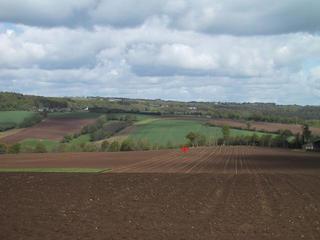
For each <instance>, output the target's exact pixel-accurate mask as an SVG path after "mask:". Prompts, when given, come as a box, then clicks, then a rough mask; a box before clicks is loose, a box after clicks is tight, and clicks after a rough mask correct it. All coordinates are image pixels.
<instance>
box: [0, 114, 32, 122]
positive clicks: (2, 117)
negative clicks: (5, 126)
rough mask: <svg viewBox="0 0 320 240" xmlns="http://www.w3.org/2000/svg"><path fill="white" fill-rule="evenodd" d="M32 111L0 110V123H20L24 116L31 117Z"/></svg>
mask: <svg viewBox="0 0 320 240" xmlns="http://www.w3.org/2000/svg"><path fill="white" fill-rule="evenodd" d="M34 114H35V113H34V112H27V111H0V124H1V123H15V124H17V125H18V124H20V123H22V122H23V120H24V119H25V118H28V117H32V116H33V115H34Z"/></svg>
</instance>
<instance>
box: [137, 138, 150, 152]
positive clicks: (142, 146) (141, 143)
mask: <svg viewBox="0 0 320 240" xmlns="http://www.w3.org/2000/svg"><path fill="white" fill-rule="evenodd" d="M150 149H151V145H150V143H149V141H148V140H147V139H139V140H138V141H137V144H136V150H150Z"/></svg>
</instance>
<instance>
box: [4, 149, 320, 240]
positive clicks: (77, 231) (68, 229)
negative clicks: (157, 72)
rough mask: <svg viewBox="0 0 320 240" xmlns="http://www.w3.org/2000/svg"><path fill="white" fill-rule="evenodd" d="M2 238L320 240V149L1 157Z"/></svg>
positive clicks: (199, 150)
mask: <svg viewBox="0 0 320 240" xmlns="http://www.w3.org/2000/svg"><path fill="white" fill-rule="evenodd" d="M8 167H10V168H22V167H93V168H111V169H112V172H111V173H95V174H60V173H51V174H44V173H1V174H0V229H1V231H0V239H9V240H10V239H155V240H157V239H290V240H291V239H320V155H319V154H313V153H303V152H293V151H287V150H279V149H266V148H255V147H216V148H198V149H191V150H190V152H188V153H186V154H182V153H180V152H179V151H177V150H166V151H148V152H127V153H77V154H21V155H3V156H0V168H8Z"/></svg>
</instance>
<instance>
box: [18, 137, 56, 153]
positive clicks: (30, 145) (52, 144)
mask: <svg viewBox="0 0 320 240" xmlns="http://www.w3.org/2000/svg"><path fill="white" fill-rule="evenodd" d="M38 143H42V144H43V145H44V146H45V147H46V149H47V151H49V152H50V151H53V149H55V148H56V147H57V146H58V145H59V142H58V141H54V140H46V139H34V138H29V139H25V140H23V141H21V142H20V144H21V151H22V152H28V151H30V150H34V149H35V148H36V146H37V144H38Z"/></svg>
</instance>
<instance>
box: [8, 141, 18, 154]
mask: <svg viewBox="0 0 320 240" xmlns="http://www.w3.org/2000/svg"><path fill="white" fill-rule="evenodd" d="M20 149H21V144H20V143H16V144H13V145H11V146H9V149H8V153H12V154H16V153H19V152H20Z"/></svg>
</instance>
